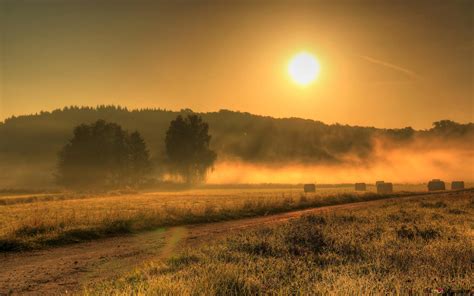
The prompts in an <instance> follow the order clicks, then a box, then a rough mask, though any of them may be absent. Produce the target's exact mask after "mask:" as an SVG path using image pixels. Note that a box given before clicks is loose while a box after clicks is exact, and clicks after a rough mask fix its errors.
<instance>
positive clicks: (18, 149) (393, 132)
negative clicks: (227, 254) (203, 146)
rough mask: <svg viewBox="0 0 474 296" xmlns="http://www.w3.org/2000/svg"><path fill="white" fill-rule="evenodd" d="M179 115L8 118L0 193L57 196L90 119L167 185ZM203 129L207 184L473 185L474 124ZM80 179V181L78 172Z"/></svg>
mask: <svg viewBox="0 0 474 296" xmlns="http://www.w3.org/2000/svg"><path fill="white" fill-rule="evenodd" d="M191 112H192V111H191V110H182V111H180V112H173V111H166V110H159V109H149V110H132V111H129V110H127V109H124V108H119V107H111V106H108V107H107V106H103V107H99V108H77V107H71V108H65V109H63V110H55V111H53V112H41V113H40V114H36V115H29V116H20V117H14V118H9V119H7V120H5V122H4V123H1V124H0V139H2V141H1V142H0V186H1V187H9V188H12V187H14V188H28V187H32V188H39V187H54V186H55V182H54V175H55V172H56V166H57V155H58V152H59V151H60V149H61V148H62V147H63V146H64V145H65V144H66V143H67V141H68V139H70V138H71V137H72V130H73V128H74V126H76V125H78V124H80V123H90V122H92V121H95V120H97V119H105V120H107V121H111V122H116V123H118V124H120V125H122V126H124V128H126V129H128V130H130V131H134V130H137V131H139V132H140V133H141V134H142V135H143V137H144V140H145V142H146V143H147V145H148V148H149V150H150V154H151V157H152V161H153V164H154V172H153V176H154V178H155V179H156V180H162V179H163V178H164V177H165V171H166V166H167V160H166V157H165V156H164V153H163V150H164V136H165V132H166V129H167V128H168V126H169V122H170V121H171V120H172V119H173V118H175V117H176V116H177V115H178V114H188V113H191ZM200 115H201V116H202V117H203V119H204V120H205V121H207V122H208V123H209V130H210V135H211V136H212V139H211V148H212V149H213V150H214V151H216V153H217V162H216V165H215V167H214V169H213V170H212V171H211V173H210V174H209V176H208V182H209V183H302V182H319V183H351V182H356V181H365V182H374V181H375V180H390V181H392V182H409V183H410V182H413V183H415V182H426V181H427V180H429V179H431V178H442V179H444V180H445V181H451V180H455V179H460V180H465V181H472V180H473V179H474V177H473V172H472V167H474V150H473V149H472V145H471V143H472V141H473V140H474V125H473V124H472V123H467V124H459V123H455V122H452V121H439V122H436V123H435V124H434V126H433V128H431V129H428V130H420V131H417V130H414V129H412V128H410V127H406V128H402V129H378V128H374V127H358V126H348V125H339V124H333V125H327V124H324V123H322V122H318V121H313V120H304V119H298V118H285V119H276V118H272V117H263V116H256V115H252V114H249V113H240V112H232V111H228V110H221V111H219V112H211V113H201V114H200ZM84 173H87V172H84Z"/></svg>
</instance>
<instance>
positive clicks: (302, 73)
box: [288, 52, 321, 86]
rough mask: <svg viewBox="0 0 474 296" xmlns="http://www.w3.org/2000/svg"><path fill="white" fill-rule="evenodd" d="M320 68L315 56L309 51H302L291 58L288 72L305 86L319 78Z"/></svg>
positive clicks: (296, 81)
mask: <svg viewBox="0 0 474 296" xmlns="http://www.w3.org/2000/svg"><path fill="white" fill-rule="evenodd" d="M320 68H321V67H320V65H319V61H318V60H317V59H316V57H315V56H313V55H312V54H310V53H308V52H300V53H298V54H296V55H295V56H294V57H293V58H292V59H291V60H290V63H289V65H288V73H289V74H290V77H291V79H293V81H294V82H295V83H297V84H299V85H302V86H305V85H308V84H310V83H312V82H313V81H314V80H316V79H317V78H318V75H319V72H320Z"/></svg>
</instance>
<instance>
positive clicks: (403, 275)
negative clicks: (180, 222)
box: [85, 191, 474, 295]
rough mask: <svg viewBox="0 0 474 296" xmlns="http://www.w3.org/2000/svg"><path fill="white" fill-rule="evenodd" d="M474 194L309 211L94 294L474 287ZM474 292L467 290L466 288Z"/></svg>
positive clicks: (412, 291)
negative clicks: (326, 211) (317, 213)
mask: <svg viewBox="0 0 474 296" xmlns="http://www.w3.org/2000/svg"><path fill="white" fill-rule="evenodd" d="M473 228H474V195H473V193H472V191H471V192H469V193H462V194H461V193H460V194H458V195H452V196H448V195H441V196H440V195H438V196H426V197H420V198H419V199H417V200H398V201H395V200H391V201H386V202H385V203H383V204H382V205H380V206H376V207H372V208H367V209H358V210H351V211H347V210H346V211H343V210H341V211H338V212H336V213H332V214H325V215H320V216H307V217H303V218H300V219H298V220H294V221H290V222H288V223H285V224H280V225H275V226H270V227H268V226H266V227H262V228H259V229H256V230H249V231H245V232H243V233H242V232H241V233H239V234H234V235H230V236H229V237H227V238H226V239H223V240H220V241H217V242H214V243H211V244H209V245H204V246H201V247H199V248H193V249H188V250H185V251H183V252H182V253H181V254H180V255H178V256H177V257H174V258H172V259H171V260H169V261H167V262H165V263H163V262H154V263H153V262H152V263H150V264H149V265H147V266H145V267H143V268H141V269H139V270H137V271H135V272H133V273H132V274H130V275H128V276H126V277H123V278H121V279H118V280H115V281H113V282H107V283H103V284H102V285H100V286H95V287H92V288H88V289H86V292H85V294H88V295H260V294H271V295H299V294H303V295H314V294H322V295H326V294H330V295H333V294H342V295H383V294H390V295H400V294H401V295H421V294H426V293H425V291H426V289H433V288H443V289H444V291H449V289H472V288H473V283H474V277H473V271H474V269H473V262H474V251H473V245H472V243H473ZM466 295H467V294H466Z"/></svg>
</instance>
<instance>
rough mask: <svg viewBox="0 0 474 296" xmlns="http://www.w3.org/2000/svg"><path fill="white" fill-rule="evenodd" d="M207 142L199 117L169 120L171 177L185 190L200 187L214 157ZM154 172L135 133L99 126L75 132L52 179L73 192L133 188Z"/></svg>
mask: <svg viewBox="0 0 474 296" xmlns="http://www.w3.org/2000/svg"><path fill="white" fill-rule="evenodd" d="M210 141H211V136H210V135H209V126H208V124H207V123H206V122H204V121H203V120H202V118H201V117H200V116H198V115H195V114H189V115H188V116H186V117H183V116H181V115H178V116H177V117H176V119H174V120H172V121H171V122H170V125H169V128H168V130H167V132H166V137H165V146H166V158H167V160H168V161H167V163H168V167H169V173H170V175H173V176H174V177H175V178H176V179H179V180H180V181H182V182H185V183H187V184H195V183H199V182H203V181H204V180H205V178H206V175H207V172H208V171H209V169H211V168H212V166H213V164H214V162H215V160H216V157H217V155H216V153H215V152H214V151H212V150H211V149H209V144H210ZM152 166H153V165H152V162H151V161H150V153H149V150H148V148H147V144H146V142H145V140H144V139H143V137H142V135H141V134H140V133H139V132H138V131H134V132H131V133H130V132H128V131H127V130H124V129H123V128H122V127H121V126H120V125H118V124H117V123H112V122H106V121H105V120H98V121H96V122H94V123H91V124H80V125H79V126H77V127H75V128H74V131H73V137H72V138H71V139H70V140H69V141H68V143H67V144H66V145H65V146H64V147H63V148H62V149H61V151H60V152H59V162H58V170H57V175H56V179H57V182H58V183H59V184H60V185H62V186H65V187H69V188H77V189H84V188H87V189H92V188H101V189H111V188H121V187H137V186H140V185H142V184H143V183H145V182H146V181H147V180H148V178H149V176H150V173H151V171H152Z"/></svg>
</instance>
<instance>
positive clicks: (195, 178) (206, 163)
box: [165, 114, 216, 184]
mask: <svg viewBox="0 0 474 296" xmlns="http://www.w3.org/2000/svg"><path fill="white" fill-rule="evenodd" d="M210 142H211V136H210V135H209V126H208V124H207V123H205V122H204V121H203V120H202V118H201V117H200V116H198V115H194V114H190V115H188V116H187V117H186V118H183V117H182V116H181V115H179V116H178V117H177V118H176V119H175V120H172V121H171V123H170V126H169V128H168V131H167V132H166V139H165V144H166V155H167V157H168V160H169V162H170V165H171V169H172V172H173V173H175V174H177V175H178V176H179V177H181V178H182V179H183V180H184V181H185V182H186V183H188V184H194V183H199V182H203V181H204V180H205V179H206V175H207V172H208V171H209V169H211V168H212V167H213V165H214V162H215V160H216V153H215V152H214V151H212V150H210V149H209V144H210Z"/></svg>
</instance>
